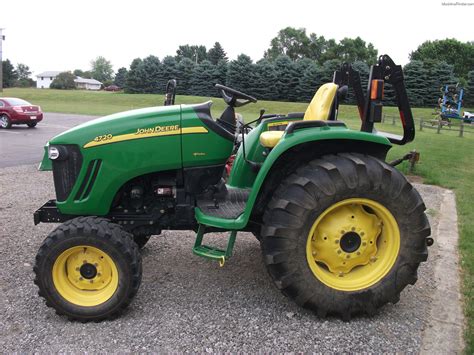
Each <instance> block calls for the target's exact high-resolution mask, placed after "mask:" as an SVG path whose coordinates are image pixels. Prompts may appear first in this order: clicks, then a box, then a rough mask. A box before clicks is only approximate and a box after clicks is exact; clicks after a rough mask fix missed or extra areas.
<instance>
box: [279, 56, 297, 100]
mask: <svg viewBox="0 0 474 355" xmlns="http://www.w3.org/2000/svg"><path fill="white" fill-rule="evenodd" d="M275 72H276V76H277V79H276V82H275V84H276V88H277V92H278V95H277V97H278V100H282V101H297V100H298V93H297V87H298V83H299V75H298V72H297V70H296V65H295V63H294V62H293V61H292V60H291V59H290V57H288V56H286V55H281V56H279V57H278V58H277V59H276V60H275Z"/></svg>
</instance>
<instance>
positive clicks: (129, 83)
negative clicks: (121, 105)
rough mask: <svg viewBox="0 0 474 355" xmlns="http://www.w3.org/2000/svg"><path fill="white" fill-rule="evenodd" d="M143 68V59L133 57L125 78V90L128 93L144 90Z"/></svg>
mask: <svg viewBox="0 0 474 355" xmlns="http://www.w3.org/2000/svg"><path fill="white" fill-rule="evenodd" d="M144 76H145V74H144V70H143V60H142V59H141V58H135V59H134V60H133V61H132V64H130V70H129V71H128V73H127V76H126V79H125V86H124V89H125V92H126V93H129V94H138V93H143V92H144V91H145V90H144V82H143V80H144Z"/></svg>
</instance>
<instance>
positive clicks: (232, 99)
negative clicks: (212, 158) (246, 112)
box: [215, 84, 257, 107]
mask: <svg viewBox="0 0 474 355" xmlns="http://www.w3.org/2000/svg"><path fill="white" fill-rule="evenodd" d="M215 87H216V89H217V90H219V92H220V93H221V95H222V98H223V99H224V101H225V102H226V104H227V105H229V106H231V107H241V106H244V105H247V104H249V103H251V102H253V103H255V102H257V99H256V98H255V97H253V96H250V95H247V94H244V93H243V92H240V91H237V90H235V89H232V88H229V87H227V86H224V85H221V84H216V85H215Z"/></svg>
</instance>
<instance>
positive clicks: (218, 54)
mask: <svg viewBox="0 0 474 355" xmlns="http://www.w3.org/2000/svg"><path fill="white" fill-rule="evenodd" d="M207 60H209V61H210V62H211V63H212V64H214V65H217V63H219V62H220V61H221V60H222V61H224V62H227V54H226V52H225V51H224V48H222V46H221V44H220V43H219V42H216V43H214V47H212V48H211V49H209V51H208V52H207Z"/></svg>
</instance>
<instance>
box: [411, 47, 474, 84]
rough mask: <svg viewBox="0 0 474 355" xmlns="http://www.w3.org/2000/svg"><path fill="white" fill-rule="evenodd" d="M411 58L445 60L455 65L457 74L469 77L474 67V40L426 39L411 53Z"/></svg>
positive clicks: (424, 60)
mask: <svg viewBox="0 0 474 355" xmlns="http://www.w3.org/2000/svg"><path fill="white" fill-rule="evenodd" d="M410 60H421V61H422V62H427V61H434V62H443V61H444V62H446V63H447V64H451V65H453V66H454V73H455V75H457V76H459V77H462V78H467V73H468V72H469V70H472V68H474V42H466V43H463V42H460V41H458V40H456V39H454V38H453V39H444V40H436V41H426V42H423V43H422V44H421V45H420V46H419V47H418V48H417V49H416V50H415V51H413V52H412V53H411V54H410Z"/></svg>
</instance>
